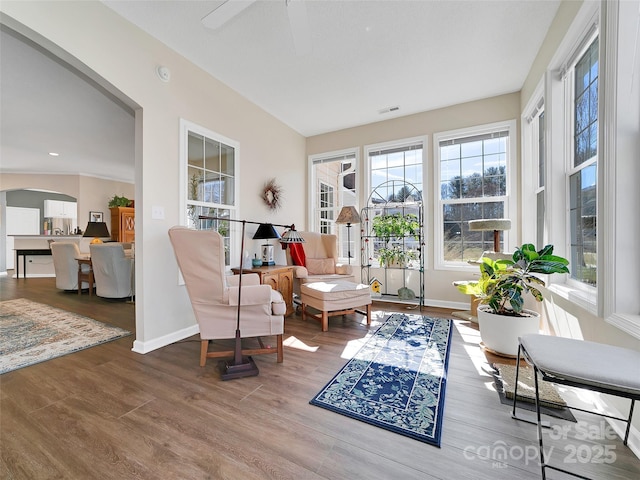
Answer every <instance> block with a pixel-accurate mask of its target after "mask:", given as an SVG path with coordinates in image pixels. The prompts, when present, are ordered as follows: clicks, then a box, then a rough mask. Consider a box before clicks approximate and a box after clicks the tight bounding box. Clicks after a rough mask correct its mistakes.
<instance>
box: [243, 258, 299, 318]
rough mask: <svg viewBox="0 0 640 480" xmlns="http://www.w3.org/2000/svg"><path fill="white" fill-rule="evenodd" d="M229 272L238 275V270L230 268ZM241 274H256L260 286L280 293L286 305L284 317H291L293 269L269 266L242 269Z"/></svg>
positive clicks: (292, 308) (282, 266)
mask: <svg viewBox="0 0 640 480" xmlns="http://www.w3.org/2000/svg"><path fill="white" fill-rule="evenodd" d="M231 271H232V272H233V273H234V274H236V275H238V274H239V273H240V268H239V267H238V268H232V269H231ZM242 273H243V274H245V273H257V274H258V275H259V276H260V283H261V284H263V285H269V286H271V288H273V289H274V290H277V291H278V292H280V293H281V294H282V297H283V298H284V301H285V303H286V304H287V313H286V314H285V315H287V316H288V315H291V314H292V313H293V312H294V311H295V309H294V307H293V267H291V266H289V265H271V266H267V267H253V268H243V269H242Z"/></svg>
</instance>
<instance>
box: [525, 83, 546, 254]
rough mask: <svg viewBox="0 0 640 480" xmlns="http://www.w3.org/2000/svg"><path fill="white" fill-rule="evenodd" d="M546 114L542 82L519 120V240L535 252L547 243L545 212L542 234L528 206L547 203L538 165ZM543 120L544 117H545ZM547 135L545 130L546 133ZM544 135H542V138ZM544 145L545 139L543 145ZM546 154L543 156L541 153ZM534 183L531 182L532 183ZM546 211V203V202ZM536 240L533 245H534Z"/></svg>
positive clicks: (544, 181)
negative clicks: (520, 221)
mask: <svg viewBox="0 0 640 480" xmlns="http://www.w3.org/2000/svg"><path fill="white" fill-rule="evenodd" d="M543 113H545V105H544V82H543V81H541V82H540V83H539V84H538V85H537V87H536V89H535V90H534V93H533V95H532V96H531V99H530V100H529V102H528V103H527V106H526V107H525V109H524V111H523V115H522V119H521V125H522V162H521V164H522V175H521V177H520V178H521V179H520V185H521V194H520V202H521V215H520V218H521V219H522V225H521V228H522V238H523V242H527V243H535V245H536V247H537V248H542V247H543V246H544V245H546V244H547V243H548V240H547V238H548V237H547V225H546V212H545V213H544V215H543V219H542V220H543V227H542V231H539V229H538V223H537V220H538V215H539V212H538V211H537V207H536V215H535V216H534V215H532V214H531V206H532V205H536V206H537V201H538V196H539V195H543V198H544V199H545V200H546V192H545V189H546V176H545V178H544V179H542V180H543V185H540V183H541V182H540V180H541V179H540V175H539V168H538V165H539V164H538V162H539V160H540V116H541V115H542V114H543ZM545 119H546V114H545ZM545 131H546V129H545ZM542 135H543V136H544V135H545V134H544V133H543V134H542ZM546 144H547V141H546V138H545V139H544V145H546ZM543 153H545V154H546V152H543ZM547 163H548V159H547V158H546V155H545V172H546V171H547V169H548V167H547ZM532 179H533V180H534V181H533V182H532V181H531V180H532ZM545 209H546V201H545ZM534 239H535V242H534Z"/></svg>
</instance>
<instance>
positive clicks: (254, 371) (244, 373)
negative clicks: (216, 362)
mask: <svg viewBox="0 0 640 480" xmlns="http://www.w3.org/2000/svg"><path fill="white" fill-rule="evenodd" d="M259 373H260V370H258V366H257V365H256V363H255V362H254V361H253V358H251V357H242V363H239V364H237V365H236V364H234V362H233V361H228V362H227V364H226V366H225V369H224V372H223V373H222V375H221V378H222V380H233V379H234V378H244V377H255V376H256V375H258V374H259Z"/></svg>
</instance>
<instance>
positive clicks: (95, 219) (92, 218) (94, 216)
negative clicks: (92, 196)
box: [89, 212, 104, 222]
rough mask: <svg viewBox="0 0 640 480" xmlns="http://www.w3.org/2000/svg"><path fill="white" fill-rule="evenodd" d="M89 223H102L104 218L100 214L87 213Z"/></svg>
mask: <svg viewBox="0 0 640 480" xmlns="http://www.w3.org/2000/svg"><path fill="white" fill-rule="evenodd" d="M89 221H90V222H104V217H103V213H102V212H89Z"/></svg>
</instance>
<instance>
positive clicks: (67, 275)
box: [50, 242, 90, 290]
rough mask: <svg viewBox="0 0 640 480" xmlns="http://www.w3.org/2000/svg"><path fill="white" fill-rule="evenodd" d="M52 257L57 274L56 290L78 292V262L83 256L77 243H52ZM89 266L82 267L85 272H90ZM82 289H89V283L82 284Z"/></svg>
mask: <svg viewBox="0 0 640 480" xmlns="http://www.w3.org/2000/svg"><path fill="white" fill-rule="evenodd" d="M50 248H51V256H52V257H53V268H54V270H55V272H56V288H59V289H60V290H78V261H77V260H76V258H77V257H79V256H80V255H81V253H80V249H79V248H78V244H77V243H75V242H51V243H50ZM89 268H90V267H89V265H82V269H83V272H86V273H88V272H89ZM82 288H89V284H88V283H87V282H82Z"/></svg>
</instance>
